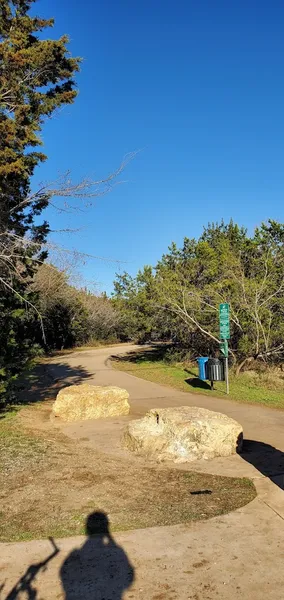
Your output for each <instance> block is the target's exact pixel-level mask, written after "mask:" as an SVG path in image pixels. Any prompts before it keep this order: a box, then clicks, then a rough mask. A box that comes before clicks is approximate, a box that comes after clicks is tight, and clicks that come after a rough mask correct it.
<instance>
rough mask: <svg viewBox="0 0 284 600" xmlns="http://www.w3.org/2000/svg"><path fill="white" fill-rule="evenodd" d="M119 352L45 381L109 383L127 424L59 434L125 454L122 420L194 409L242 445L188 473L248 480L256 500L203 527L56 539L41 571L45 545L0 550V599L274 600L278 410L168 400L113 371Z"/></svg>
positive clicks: (84, 355)
mask: <svg viewBox="0 0 284 600" xmlns="http://www.w3.org/2000/svg"><path fill="white" fill-rule="evenodd" d="M131 349H132V348H131V347H129V348H128V350H131ZM125 350H126V349H125V348H122V347H119V348H111V349H110V348H105V349H98V350H88V351H85V352H75V353H73V354H72V355H68V356H64V357H62V358H54V359H53V360H52V362H51V365H50V367H49V372H50V374H51V376H52V377H54V378H58V379H61V378H63V377H64V380H65V381H67V382H70V383H71V382H76V381H81V380H84V381H88V382H90V383H94V384H97V385H111V384H114V385H118V386H120V387H125V388H126V389H127V390H128V391H129V392H130V403H131V414H130V416H129V417H122V418H119V419H117V418H116V419H107V420H104V421H88V422H84V423H79V424H70V425H68V426H64V428H63V430H64V432H65V434H66V435H69V436H71V437H74V438H77V439H80V438H84V440H85V441H84V442H82V443H86V444H91V445H92V446H94V447H97V448H101V449H102V450H104V451H107V450H108V451H109V452H112V451H113V452H115V453H116V455H117V452H119V451H120V452H121V453H123V452H124V451H122V450H120V446H119V436H120V432H121V429H122V428H123V427H124V425H125V423H126V422H127V420H128V418H135V417H136V416H140V415H143V414H144V413H145V412H146V410H148V409H149V408H154V407H155V408H159V407H163V406H177V405H198V406H203V407H205V408H209V409H211V410H216V411H219V412H223V413H226V414H227V415H229V416H231V417H233V418H235V419H236V420H237V421H239V422H240V423H242V425H243V427H244V432H245V438H246V440H249V441H246V443H245V451H244V453H243V455H241V456H234V457H231V458H228V459H215V460H213V461H210V462H205V461H199V462H196V463H194V464H191V465H190V469H195V470H199V471H208V472H211V473H216V474H217V473H221V474H223V475H224V474H225V475H240V476H249V477H251V478H253V479H254V482H255V485H256V487H257V491H258V497H257V499H256V500H254V501H253V502H252V503H251V504H249V505H248V506H246V507H244V508H242V509H240V510H237V511H235V512H234V513H231V514H228V515H225V516H221V517H217V518H214V519H211V520H210V521H206V522H202V523H201V522H196V523H190V524H188V525H179V526H173V527H160V528H149V529H145V530H136V531H130V532H125V533H121V534H117V535H116V536H115V540H110V539H107V537H105V538H104V540H100V541H99V542H98V540H91V539H86V538H83V537H79V538H68V539H64V540H58V541H57V545H58V547H59V550H60V551H59V553H58V554H57V555H56V556H54V557H53V558H51V559H50V560H49V561H48V562H47V563H46V565H44V564H43V563H44V561H46V560H47V559H48V557H49V555H51V552H52V548H51V546H50V542H49V541H45V540H43V541H34V542H28V543H17V544H1V545H0V575H2V577H1V579H0V582H1V583H2V586H3V589H2V592H1V583H0V598H3V600H4V599H6V600H11V599H12V598H28V599H33V598H36V599H38V600H45V599H51V598H52V599H56V598H61V599H62V600H63V599H64V598H66V599H67V600H75V599H78V600H79V599H80V600H81V599H82V600H83V599H84V600H91V599H92V600H103V598H105V600H121V599H122V598H125V599H130V598H134V599H136V598H137V599H139V600H140V599H141V600H142V599H143V600H148V599H149V600H186V599H192V600H217V599H218V600H219V599H220V600H223V599H224V600H225V599H226V600H229V599H230V600H237V599H241V598H242V600H243V599H251V600H268V598H269V599H270V598H271V599H272V600H283V599H284V591H283V590H284V491H283V489H284V411H283V412H282V411H276V410H272V409H267V408H264V407H261V406H259V407H257V406H249V405H247V406H246V405H244V404H238V403H236V402H231V401H229V400H225V399H224V400H223V399H220V400H219V399H217V398H210V397H208V396H201V395H195V394H191V393H181V392H176V391H175V390H173V389H170V388H168V387H165V386H162V385H157V384H154V383H151V382H148V381H145V380H141V379H138V378H136V377H133V376H131V375H128V374H126V373H124V372H118V371H114V370H112V369H111V367H110V365H109V362H108V357H109V356H110V354H115V353H118V352H121V351H125ZM110 436H111V437H110ZM86 438H87V439H86ZM110 439H111V448H110V444H109V440H110ZM178 468H187V469H188V465H187V466H186V467H185V466H184V465H183V466H181V467H178ZM145 502H147V498H145ZM7 526H9V525H8V524H7ZM98 544H99V546H98ZM74 550H76V552H75V553H74ZM102 560H103V562H104V566H102ZM63 564H64V568H63V569H62V565H63ZM78 565H79V567H78ZM102 569H105V571H102ZM102 572H104V576H102ZM21 578H22V581H21V583H20V588H21V589H26V592H25V593H20V592H19V591H17V589H18V590H19V588H15V589H14V592H12V594H10V595H8V591H9V590H11V589H12V588H13V586H15V584H16V583H17V581H20V580H21ZM133 578H134V582H133V583H132V585H130V582H131V580H133ZM33 590H36V593H34V592H33ZM1 593H2V595H1Z"/></svg>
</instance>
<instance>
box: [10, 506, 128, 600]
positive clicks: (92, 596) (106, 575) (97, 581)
mask: <svg viewBox="0 0 284 600" xmlns="http://www.w3.org/2000/svg"><path fill="white" fill-rule="evenodd" d="M86 535H87V536H88V537H87V540H86V542H85V543H84V544H83V546H82V547H81V548H78V549H76V550H73V551H72V552H71V553H70V554H69V555H68V556H67V558H66V559H65V561H64V562H63V564H62V566H61V569H60V578H61V584H62V588H63V591H64V593H63V595H60V598H62V600H63V598H64V600H122V598H123V595H124V592H125V591H126V590H127V589H128V588H129V587H130V586H131V585H132V583H133V582H134V579H135V576H134V573H135V571H134V568H133V566H132V565H131V564H130V562H129V560H128V557H127V554H126V553H125V552H124V550H123V549H122V548H121V547H120V546H118V545H117V544H116V542H115V540H114V538H113V537H112V535H111V533H110V531H109V522H108V518H107V515H106V514H105V513H104V512H94V513H91V514H90V515H89V516H88V517H87V521H86ZM49 539H50V541H51V544H52V546H53V549H52V553H51V554H50V555H49V556H48V557H47V558H46V559H45V560H43V561H41V562H38V563H35V564H32V565H30V566H29V567H28V569H27V570H26V572H25V573H24V575H23V576H22V577H21V578H20V579H19V581H18V582H17V583H16V585H15V586H14V587H13V589H12V590H11V591H10V592H9V594H8V596H6V597H5V600H20V599H21V598H25V599H26V600H40V598H42V599H43V598H46V595H45V593H44V590H43V589H42V587H41V586H40V588H39V589H38V588H37V587H36V586H35V583H36V577H37V575H38V574H39V573H40V571H44V570H45V569H46V568H47V565H48V563H49V562H50V561H51V560H52V559H53V558H54V557H55V556H56V555H57V554H58V553H59V552H60V550H59V549H58V548H57V546H56V543H55V542H54V540H53V538H49ZM4 587H5V584H2V585H1V584H0V590H3V588H4ZM49 597H51V596H49ZM54 597H57V596H55V595H54Z"/></svg>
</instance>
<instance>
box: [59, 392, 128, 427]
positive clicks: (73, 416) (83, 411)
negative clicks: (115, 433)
mask: <svg viewBox="0 0 284 600" xmlns="http://www.w3.org/2000/svg"><path fill="white" fill-rule="evenodd" d="M128 399H129V394H128V392H127V391H126V390H123V389H121V388H119V387H115V386H95V385H89V384H87V383H84V384H82V385H71V386H69V387H66V388H64V389H63V390H60V392H59V393H58V394H57V398H56V400H55V402H54V404H53V407H52V412H53V415H54V416H55V417H60V418H61V419H62V421H67V422H69V421H85V420H86V419H101V418H103V417H116V416H118V415H128V413H129V410H130V406H129V403H128Z"/></svg>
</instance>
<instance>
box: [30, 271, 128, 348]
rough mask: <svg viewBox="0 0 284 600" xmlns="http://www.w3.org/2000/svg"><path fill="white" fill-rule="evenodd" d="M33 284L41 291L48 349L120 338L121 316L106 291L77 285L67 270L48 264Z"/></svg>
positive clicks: (33, 287) (39, 294)
mask: <svg viewBox="0 0 284 600" xmlns="http://www.w3.org/2000/svg"><path fill="white" fill-rule="evenodd" d="M31 287H32V290H34V291H36V292H37V293H38V297H39V309H40V313H41V315H42V319H43V326H44V331H45V338H46V347H47V348H48V350H52V349H58V350H62V349H64V348H72V347H73V346H78V345H80V344H85V343H89V342H91V341H102V340H104V341H109V340H111V339H116V338H117V335H118V333H119V326H120V316H119V314H118V312H117V311H116V310H115V308H114V307H113V305H112V303H111V301H110V300H109V299H108V298H107V297H106V296H105V295H95V294H92V293H91V292H90V291H88V290H86V289H84V288H83V289H82V288H76V287H75V286H74V285H71V284H70V282H69V276H68V274H67V273H66V272H62V271H59V270H58V269H56V268H55V267H54V266H52V265H49V264H44V265H42V266H41V267H40V268H39V269H38V271H37V273H36V274H35V276H34V280H33V283H32V286H31ZM39 342H40V338H39Z"/></svg>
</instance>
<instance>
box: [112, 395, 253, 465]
mask: <svg viewBox="0 0 284 600" xmlns="http://www.w3.org/2000/svg"><path fill="white" fill-rule="evenodd" d="M242 439H243V429H242V426H241V425H240V424H239V423H237V421H234V420H233V419H230V418H229V417H227V416H226V415H223V414H221V413H217V412H213V411H211V410H206V409H205V408H197V407H190V406H181V407H175V408H160V409H159V408H157V409H152V410H150V411H149V412H148V413H147V414H146V416H145V417H143V419H138V420H137V421H131V422H130V423H129V424H128V426H127V428H126V430H125V433H124V437H123V444H124V446H125V447H127V448H128V449H129V450H132V451H134V452H138V453H140V454H145V455H147V456H148V457H149V458H156V459H157V460H158V461H161V460H173V461H175V462H190V461H194V460H197V459H201V458H203V459H210V458H214V457H215V456H229V455H230V454H234V453H236V452H237V451H240V450H241V446H242Z"/></svg>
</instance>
